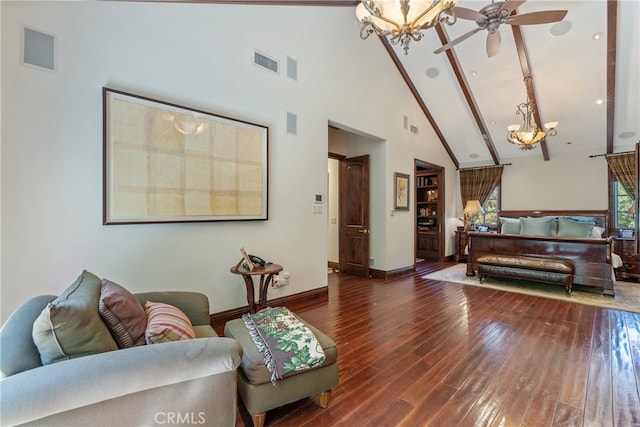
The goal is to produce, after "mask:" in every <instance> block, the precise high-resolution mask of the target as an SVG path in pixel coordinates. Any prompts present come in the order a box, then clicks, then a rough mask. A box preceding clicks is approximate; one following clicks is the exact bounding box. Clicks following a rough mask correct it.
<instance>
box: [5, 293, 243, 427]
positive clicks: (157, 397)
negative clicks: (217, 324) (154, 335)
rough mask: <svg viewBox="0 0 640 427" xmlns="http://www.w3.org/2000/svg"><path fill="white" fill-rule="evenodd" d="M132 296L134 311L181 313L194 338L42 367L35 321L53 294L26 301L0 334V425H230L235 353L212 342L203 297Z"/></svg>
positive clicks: (227, 344)
mask: <svg viewBox="0 0 640 427" xmlns="http://www.w3.org/2000/svg"><path fill="white" fill-rule="evenodd" d="M132 295H134V296H135V297H136V298H137V300H138V301H139V302H140V304H141V305H144V303H145V301H154V302H159V303H165V304H170V305H171V306H173V307H176V308H178V309H179V310H181V311H182V312H183V313H184V314H185V315H186V316H188V318H189V320H190V321H191V323H192V325H193V331H194V332H195V336H196V338H197V339H181V340H178V341H171V342H163V343H160V344H151V345H136V346H133V347H129V348H123V349H116V350H113V351H105V352H101V353H98V354H91V355H85V356H81V357H72V358H68V359H67V360H62V361H57V362H55V363H48V364H44V365H43V363H42V358H41V354H40V352H39V347H38V346H37V345H36V344H35V343H34V340H35V338H34V337H33V336H34V322H36V320H37V319H38V318H39V317H41V316H42V313H43V310H45V308H47V307H48V306H50V303H51V302H52V301H54V300H55V299H56V296H53V295H40V296H36V297H34V298H31V299H30V300H28V301H27V302H25V303H24V304H22V305H21V306H20V307H19V308H18V309H17V310H16V311H15V312H13V313H12V314H11V316H10V317H9V318H8V319H7V321H6V322H5V323H4V325H3V326H2V328H1V329H0V368H1V379H0V425H2V426H13V425H22V424H27V425H46V426H88V425H91V426H129V425H131V426H142V425H144V426H153V425H193V424H198V425H207V426H234V425H235V421H236V413H237V406H236V405H237V391H236V390H237V385H236V381H237V380H236V369H237V368H238V366H239V365H240V361H241V358H242V348H241V347H240V345H239V343H238V342H237V341H235V340H233V339H231V338H224V337H218V336H217V334H216V333H215V331H214V330H213V328H212V327H211V326H210V324H209V302H208V299H207V297H206V296H205V295H202V294H199V293H194V292H148V293H139V294H132Z"/></svg>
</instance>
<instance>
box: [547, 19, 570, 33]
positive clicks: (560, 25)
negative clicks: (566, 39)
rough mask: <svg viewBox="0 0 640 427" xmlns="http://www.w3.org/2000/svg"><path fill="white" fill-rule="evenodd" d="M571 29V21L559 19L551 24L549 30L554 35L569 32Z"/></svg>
mask: <svg viewBox="0 0 640 427" xmlns="http://www.w3.org/2000/svg"><path fill="white" fill-rule="evenodd" d="M570 29H571V22H569V21H560V22H556V23H555V24H553V25H552V26H551V29H550V30H549V32H550V33H551V34H553V35H554V36H562V35H565V34H567V33H568V32H569V30H570Z"/></svg>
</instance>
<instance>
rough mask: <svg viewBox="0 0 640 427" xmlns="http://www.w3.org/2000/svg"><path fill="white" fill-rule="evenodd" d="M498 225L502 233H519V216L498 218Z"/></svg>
mask: <svg viewBox="0 0 640 427" xmlns="http://www.w3.org/2000/svg"><path fill="white" fill-rule="evenodd" d="M500 225H501V228H500V233H502V234H520V219H519V218H500Z"/></svg>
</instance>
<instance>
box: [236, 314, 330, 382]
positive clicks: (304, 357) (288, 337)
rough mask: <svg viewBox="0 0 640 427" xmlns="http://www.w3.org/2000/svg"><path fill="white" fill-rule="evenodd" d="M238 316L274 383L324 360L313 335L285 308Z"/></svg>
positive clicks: (320, 348)
mask: <svg viewBox="0 0 640 427" xmlns="http://www.w3.org/2000/svg"><path fill="white" fill-rule="evenodd" d="M242 320H243V321H244V324H245V325H246V326H247V329H248V330H249V335H251V339H252V340H253V342H254V343H255V345H256V347H257V348H258V350H259V351H260V352H261V353H262V355H263V356H264V364H265V366H266V367H267V369H268V370H269V372H270V373H271V383H272V384H273V385H274V386H275V385H276V381H277V380H279V379H282V378H284V377H285V376H288V375H293V374H295V373H298V372H300V371H304V370H307V369H312V368H315V367H317V366H320V365H321V364H322V362H324V359H325V355H324V351H323V350H322V347H321V346H320V343H319V342H318V340H317V339H316V336H315V335H314V334H313V332H311V330H310V329H309V328H308V327H307V326H306V325H305V324H304V323H302V322H301V321H300V320H298V318H296V317H295V316H294V315H293V313H291V311H289V309H288V308H286V307H274V308H265V309H264V310H261V311H259V312H258V313H256V314H244V315H242Z"/></svg>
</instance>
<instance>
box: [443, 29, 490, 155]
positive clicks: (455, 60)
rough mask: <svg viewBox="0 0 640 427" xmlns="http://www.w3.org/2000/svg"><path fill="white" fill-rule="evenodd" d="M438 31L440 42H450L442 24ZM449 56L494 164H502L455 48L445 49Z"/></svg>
mask: <svg viewBox="0 0 640 427" xmlns="http://www.w3.org/2000/svg"><path fill="white" fill-rule="evenodd" d="M435 29H436V32H437V33H438V37H439V38H440V42H441V43H442V45H445V44H447V43H449V41H450V40H449V36H448V35H447V32H446V30H445V29H444V27H443V26H442V25H441V24H438V25H436V27H435ZM445 53H446V55H447V58H448V59H449V64H450V65H451V68H452V69H453V72H454V74H455V75H456V79H457V80H458V85H459V86H460V89H461V90H462V94H463V95H464V98H465V99H466V100H467V104H468V105H469V109H470V110H471V114H473V118H474V119H475V121H476V125H477V126H478V130H480V133H481V134H482V139H483V140H484V143H485V144H486V145H487V149H488V150H489V154H491V158H492V159H493V162H494V164H496V165H499V164H500V156H499V155H498V152H497V150H496V147H495V145H494V143H493V140H492V139H491V133H490V132H489V128H488V127H487V124H486V123H485V122H484V118H483V117H482V113H480V108H479V107H478V103H477V102H476V99H475V97H474V96H473V93H472V92H471V88H470V87H469V83H468V82H467V79H466V77H465V75H464V73H463V72H462V67H461V66H460V61H458V56H457V55H456V53H455V51H454V50H453V49H447V50H445Z"/></svg>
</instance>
